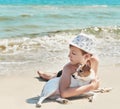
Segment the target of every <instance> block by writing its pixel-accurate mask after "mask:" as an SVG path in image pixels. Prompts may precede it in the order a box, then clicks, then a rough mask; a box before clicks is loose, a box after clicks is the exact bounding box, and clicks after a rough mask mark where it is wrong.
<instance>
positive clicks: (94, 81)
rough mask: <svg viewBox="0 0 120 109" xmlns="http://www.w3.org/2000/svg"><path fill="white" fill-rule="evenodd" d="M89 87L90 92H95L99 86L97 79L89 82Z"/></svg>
mask: <svg viewBox="0 0 120 109" xmlns="http://www.w3.org/2000/svg"><path fill="white" fill-rule="evenodd" d="M91 85H92V90H96V89H98V88H99V85H100V79H99V78H98V77H97V78H95V79H94V80H92V81H91Z"/></svg>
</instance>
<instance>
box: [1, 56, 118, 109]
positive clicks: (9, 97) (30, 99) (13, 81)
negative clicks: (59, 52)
mask: <svg viewBox="0 0 120 109" xmlns="http://www.w3.org/2000/svg"><path fill="white" fill-rule="evenodd" d="M102 60H104V62H102V63H101V64H100V66H99V71H98V73H99V77H100V79H101V84H100V87H112V88H113V89H112V91H111V92H109V93H99V94H97V96H96V97H95V99H94V100H93V102H92V103H90V102H88V100H87V99H81V98H74V99H71V100H70V102H69V103H68V104H60V103H58V102H55V101H54V100H45V102H44V103H43V105H42V107H41V109H73V108H76V109H80V108H81V109H104V108H106V109H114V108H118V109H119V108H120V103H119V101H120V97H119V96H120V85H118V84H119V81H120V80H119V77H120V64H119V63H118V64H112V63H111V61H109V62H107V61H108V60H110V58H107V59H105V58H103V59H102ZM106 60H107V61H106ZM39 65H40V66H39ZM41 65H42V66H41ZM32 66H35V67H32ZM45 66H46V65H45V63H44V64H42V63H39V64H35V63H32V64H29V65H26V66H23V65H19V67H18V68H17V72H18V73H17V74H15V73H14V70H11V71H10V70H9V72H12V74H9V75H3V76H0V108H1V109H35V108H36V107H35V103H36V102H37V99H38V98H37V96H38V95H39V93H40V92H41V90H42V87H43V85H44V84H45V81H43V80H41V79H39V78H38V75H37V73H36V71H37V70H38V69H42V70H43V69H46V71H47V70H49V71H57V70H58V68H59V67H61V66H60V65H58V66H57V65H56V66H54V67H52V68H51V67H50V66H49V65H47V66H46V67H45ZM21 68H22V69H21ZM50 69H51V70H50ZM21 72H22V73H21Z"/></svg>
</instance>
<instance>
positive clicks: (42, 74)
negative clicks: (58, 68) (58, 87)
mask: <svg viewBox="0 0 120 109" xmlns="http://www.w3.org/2000/svg"><path fill="white" fill-rule="evenodd" d="M37 73H38V75H39V77H40V78H42V79H45V80H47V81H48V80H50V79H51V78H54V77H56V76H57V74H56V73H53V74H50V73H44V72H42V71H37Z"/></svg>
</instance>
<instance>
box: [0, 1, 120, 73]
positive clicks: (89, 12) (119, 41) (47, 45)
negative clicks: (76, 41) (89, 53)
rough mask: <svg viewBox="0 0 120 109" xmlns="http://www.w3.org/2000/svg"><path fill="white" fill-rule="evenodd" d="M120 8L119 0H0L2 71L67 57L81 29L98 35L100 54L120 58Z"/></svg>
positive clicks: (0, 56)
mask: <svg viewBox="0 0 120 109" xmlns="http://www.w3.org/2000/svg"><path fill="white" fill-rule="evenodd" d="M119 10H120V1H119V0H104V1H101V0H86V1H84V0H76V1H73V0H69V1H68V0H60V1H56V0H49V1H48V0H17V1H16V0H0V69H2V72H1V71H0V74H4V72H7V70H8V69H9V68H11V65H16V64H17V65H21V64H22V65H24V64H26V63H27V64H28V63H41V62H42V63H44V62H46V63H47V62H51V61H52V62H53V61H55V60H56V59H57V60H58V61H59V62H60V61H63V60H64V59H65V58H66V55H67V53H68V44H69V40H70V39H71V38H73V37H74V36H76V35H77V34H80V33H81V32H83V33H87V34H92V35H95V37H96V39H97V42H96V43H97V46H96V54H97V55H98V56H100V57H111V58H119V57H120V20H119V19H120V11H119ZM114 61H115V63H116V62H117V63H118V64H119V63H120V61H119V60H118V59H114ZM6 66H7V68H8V69H6ZM3 69H4V70H3Z"/></svg>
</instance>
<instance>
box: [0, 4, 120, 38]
mask: <svg viewBox="0 0 120 109" xmlns="http://www.w3.org/2000/svg"><path fill="white" fill-rule="evenodd" d="M119 9H120V6H50V5H47V6H46V5H45V6H44V5H43V6H41V5H37V6H36V5H31V6H26V5H19V6H12V5H0V38H5V37H23V36H34V35H39V34H43V33H46V32H54V31H70V30H74V31H76V30H79V29H83V28H91V27H99V28H101V29H102V28H111V29H114V28H117V29H118V30H119V26H120V20H119V19H120V11H119Z"/></svg>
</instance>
